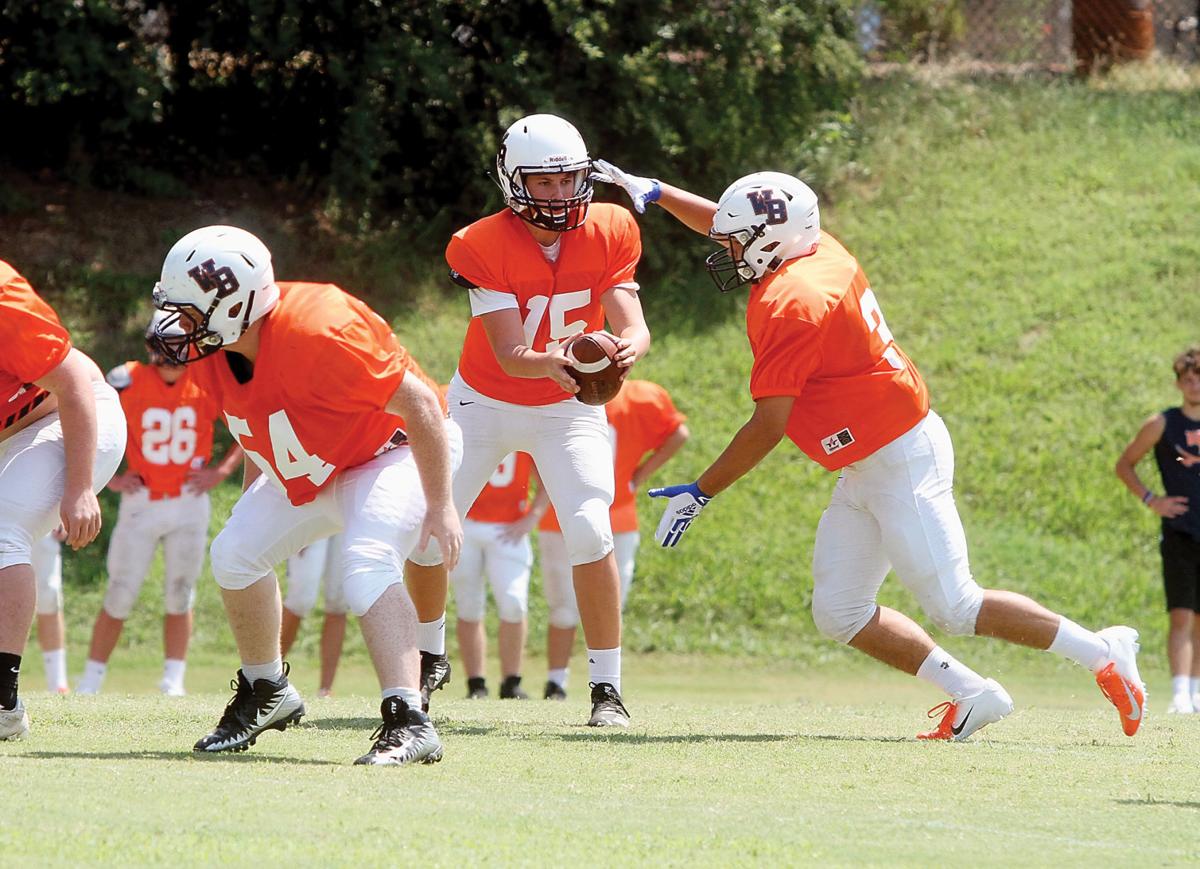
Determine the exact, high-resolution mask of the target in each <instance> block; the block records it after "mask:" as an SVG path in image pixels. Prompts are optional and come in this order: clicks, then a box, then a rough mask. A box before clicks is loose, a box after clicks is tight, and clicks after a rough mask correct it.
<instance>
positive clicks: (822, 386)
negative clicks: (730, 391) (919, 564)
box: [746, 232, 929, 471]
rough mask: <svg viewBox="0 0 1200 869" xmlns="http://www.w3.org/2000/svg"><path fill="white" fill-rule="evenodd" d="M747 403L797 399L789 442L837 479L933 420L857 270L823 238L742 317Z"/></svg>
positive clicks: (759, 293)
mask: <svg viewBox="0 0 1200 869" xmlns="http://www.w3.org/2000/svg"><path fill="white" fill-rule="evenodd" d="M746 334H747V335H748V336H749V338H750V349H751V350H752V351H753V352H754V367H753V369H752V370H751V372H750V394H751V395H752V396H753V397H754V399H755V400H756V401H757V400H758V399H760V398H767V397H769V396H775V395H792V396H795V397H796V404H795V407H794V408H793V410H792V415H791V418H790V419H789V420H788V426H787V434H788V437H790V438H791V439H792V441H793V442H794V443H795V444H796V446H798V447H800V449H802V450H803V451H804V452H805V453H807V454H808V456H809V457H811V458H812V459H813V460H814V461H816V462H819V463H820V464H822V465H824V466H825V467H826V468H828V469H829V470H831V471H836V470H837V469H839V468H843V467H845V466H846V465H848V464H851V463H852V462H856V461H858V460H859V459H863V458H866V457H867V456H869V455H871V453H873V452H875V451H876V450H877V449H879V448H880V447H882V446H884V445H886V444H888V443H890V442H891V441H893V440H895V439H896V438H897V437H899V436H900V435H902V434H904V433H905V432H906V431H908V430H909V429H911V428H912V427H913V426H915V425H916V424H917V423H918V422H920V421H921V419H922V418H923V417H924V416H925V414H926V413H927V412H928V411H929V392H928V390H927V389H926V388H925V382H924V381H923V380H922V379H921V375H920V373H918V371H917V369H916V366H914V365H913V364H912V362H911V361H910V360H909V358H908V357H907V356H905V355H904V352H903V351H902V350H901V349H900V347H899V346H898V345H897V344H896V342H895V341H894V340H893V339H892V333H891V331H890V330H889V329H888V327H887V324H886V323H885V322H884V319H883V312H882V311H880V309H879V302H878V301H877V300H876V298H875V293H874V292H873V291H872V290H871V288H870V285H869V284H868V283H867V276H866V275H865V274H863V270H862V268H860V267H859V265H858V261H857V260H855V258H854V257H853V256H851V255H850V253H849V252H848V251H847V250H846V249H845V248H844V247H842V245H841V244H840V243H839V242H838V240H837V239H835V238H834V237H833V236H831V235H829V234H827V233H824V232H823V233H821V243H820V246H819V247H818V248H817V251H816V252H815V253H813V254H812V255H811V256H807V257H802V258H799V259H794V260H791V261H790V262H787V263H785V264H784V266H783V267H782V268H781V269H780V270H779V271H777V272H775V273H773V274H771V275H770V276H768V277H767V278H766V279H764V280H763V281H761V282H759V283H757V284H755V285H754V288H753V289H752V290H751V293H750V302H749V306H748V307H747V309H746Z"/></svg>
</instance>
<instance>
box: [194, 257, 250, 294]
mask: <svg viewBox="0 0 1200 869" xmlns="http://www.w3.org/2000/svg"><path fill="white" fill-rule="evenodd" d="M188 277H189V278H191V279H192V280H193V281H195V282H196V285H197V286H198V287H200V289H202V290H204V292H206V293H208V292H211V291H213V290H216V291H217V298H218V299H223V298H225V297H226V296H228V295H229V294H230V293H233V292H237V290H238V288H239V287H240V286H241V284H239V283H238V279H237V277H236V276H235V275H234V274H233V269H231V268H230V267H229V266H221V267H220V268H217V264H216V262H215V261H213V260H210V259H209V260H205V261H204V262H202V263H200V265H198V266H196V267H195V268H194V269H188Z"/></svg>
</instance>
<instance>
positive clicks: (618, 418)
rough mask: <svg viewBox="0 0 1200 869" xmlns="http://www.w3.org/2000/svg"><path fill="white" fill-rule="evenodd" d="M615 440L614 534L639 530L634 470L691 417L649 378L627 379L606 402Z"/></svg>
mask: <svg viewBox="0 0 1200 869" xmlns="http://www.w3.org/2000/svg"><path fill="white" fill-rule="evenodd" d="M604 409H605V412H606V413H607V414H608V424H609V427H610V429H611V432H610V433H611V435H612V440H613V461H614V478H615V482H616V494H615V496H614V498H613V503H612V507H611V508H610V509H609V518H610V519H611V521H612V530H613V533H614V534H622V533H625V532H628V531H637V530H638V518H637V496H636V493H635V492H634V491H633V489H632V488H631V487H632V484H633V472H634V471H636V470H637V468H638V465H640V464H641V463H642V459H643V458H645V456H646V454H647V453H652V452H654V451H655V450H657V449H658V448H659V447H661V446H662V445H663V443H664V442H665V441H666V440H667V438H669V437H670V436H671V435H672V434H673V433H674V432H675V430H676V429H678V428H679V427H680V426H681V425H683V423H684V421H685V420H686V419H687V417H685V416H684V415H683V414H682V413H680V412H679V411H678V410H676V408H675V404H674V403H673V402H672V401H671V396H670V394H669V393H668V392H667V391H666V390H665V389H663V388H662V387H661V386H659V385H658V384H657V383H651V382H650V381H648V380H627V381H625V384H624V386H622V387H621V391H620V392H619V393H617V397H616V398H614V399H613V400H612V401H610V402H609V403H608V404H606V405H605V406H604Z"/></svg>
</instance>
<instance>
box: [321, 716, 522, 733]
mask: <svg viewBox="0 0 1200 869" xmlns="http://www.w3.org/2000/svg"><path fill="white" fill-rule="evenodd" d="M378 726H379V719H378V718H316V719H309V718H306V719H304V721H303V723H302V724H301V725H300V727H301V729H309V728H311V729H313V730H366V731H373V730H374V729H375V728H376V727H378ZM433 726H434V727H436V728H437V732H438V733H439V734H441V735H442V736H445V735H446V734H454V735H455V736H487V735H489V734H492V733H495V732H496V731H498V730H500V729H501V728H499V727H495V726H492V725H490V724H460V723H458V722H455V721H439V720H438V719H437V718H434V719H433Z"/></svg>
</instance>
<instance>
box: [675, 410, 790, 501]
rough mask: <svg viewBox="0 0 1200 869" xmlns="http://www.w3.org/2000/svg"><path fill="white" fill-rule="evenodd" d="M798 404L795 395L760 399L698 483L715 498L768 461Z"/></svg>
mask: <svg viewBox="0 0 1200 869" xmlns="http://www.w3.org/2000/svg"><path fill="white" fill-rule="evenodd" d="M795 403H796V399H795V397H794V396H791V395H773V396H771V397H769V398H760V399H759V400H758V401H757V402H756V403H755V405H754V413H753V415H752V416H751V417H750V419H748V420H746V423H745V425H743V426H742V427H741V428H740V429H738V433H737V434H735V435H734V436H733V440H731V441H730V442H729V446H727V447H726V448H725V451H724V452H723V453H721V455H719V456H718V457H717V460H716V461H715V462H713V463H712V464H711V465H710V466H709V468H708V470H707V471H705V472H704V473H703V474H701V475H700V478H699V479H698V480H697V481H696V482H697V484H698V485H699V486H700V489H701V491H703V492H704V493H705V494H706V495H708V496H709V497H710V498H711V497H712V496H714V495H716V494H717V493H719V492H723V491H724V490H725V489H728V488H729V487H730V486H732V485H733V484H734V483H736V482H737V481H738V480H740V479H741V478H742V477H744V476H745V475H746V474H748V473H749V472H750V471H751V470H753V469H754V467H755V466H756V465H757V464H758V463H759V462H761V461H762V460H763V459H765V458H766V457H767V454H768V453H770V452H771V450H773V449H775V447H776V445H778V443H779V442H780V441H781V440H782V439H783V435H784V433H785V431H786V430H787V421H788V417H790V416H791V415H792V406H793V405H794V404H795Z"/></svg>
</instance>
